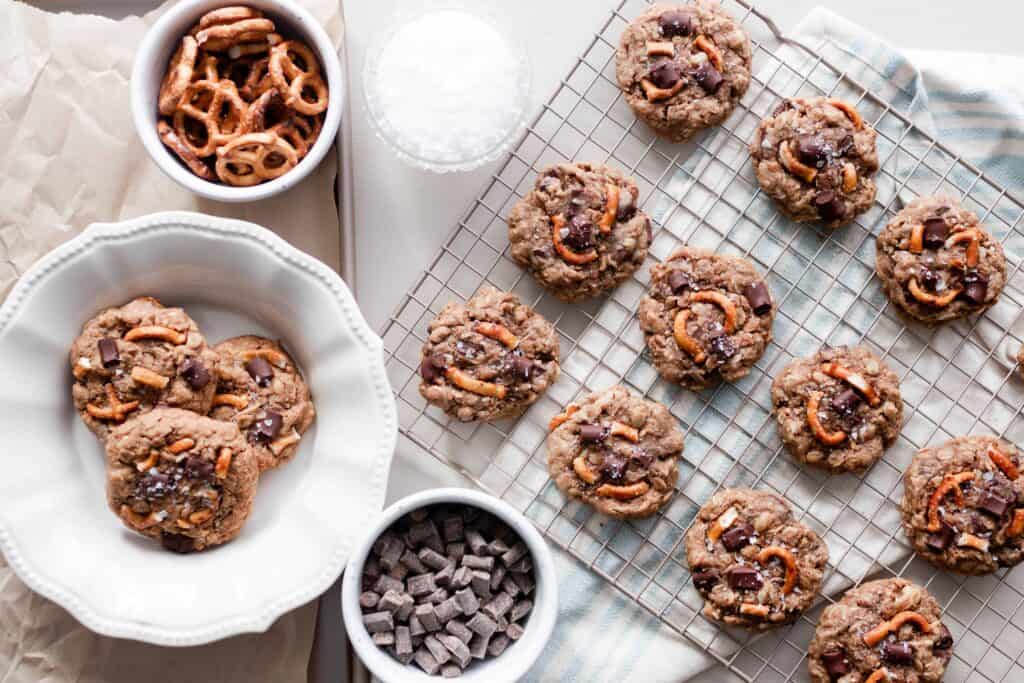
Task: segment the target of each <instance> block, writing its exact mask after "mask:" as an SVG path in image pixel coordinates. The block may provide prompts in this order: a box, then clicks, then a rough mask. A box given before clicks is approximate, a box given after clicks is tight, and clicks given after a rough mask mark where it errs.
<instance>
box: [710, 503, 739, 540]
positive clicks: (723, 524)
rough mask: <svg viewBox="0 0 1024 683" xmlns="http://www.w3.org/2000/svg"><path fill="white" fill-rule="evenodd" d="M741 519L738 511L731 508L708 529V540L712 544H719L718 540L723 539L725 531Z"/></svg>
mask: <svg viewBox="0 0 1024 683" xmlns="http://www.w3.org/2000/svg"><path fill="white" fill-rule="evenodd" d="M739 518H740V513H739V512H737V511H736V508H734V507H731V508H729V509H728V510H726V511H725V512H723V513H722V514H721V515H719V516H718V519H716V520H715V521H714V522H712V523H711V526H709V527H708V540H709V541H711V542H712V543H717V542H718V539H719V538H721V537H722V534H724V533H725V530H726V529H728V528H729V527H731V526H732V525H733V524H735V523H736V520H737V519H739Z"/></svg>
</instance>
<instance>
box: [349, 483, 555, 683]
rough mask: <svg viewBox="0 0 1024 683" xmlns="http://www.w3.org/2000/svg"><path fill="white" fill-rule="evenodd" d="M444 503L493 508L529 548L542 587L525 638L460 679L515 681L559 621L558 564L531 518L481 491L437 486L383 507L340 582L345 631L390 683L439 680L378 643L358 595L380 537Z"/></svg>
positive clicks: (494, 682) (483, 682)
mask: <svg viewBox="0 0 1024 683" xmlns="http://www.w3.org/2000/svg"><path fill="white" fill-rule="evenodd" d="M444 503H449V504H451V503H455V504H461V505H470V506H473V507H477V508H480V509H481V510H486V511H487V512H490V513H491V514H493V515H494V516H495V517H497V518H498V519H500V520H502V521H503V522H505V523H506V524H508V525H509V526H510V527H511V528H512V529H513V530H514V531H515V532H516V533H517V534H519V537H520V538H521V539H523V542H524V543H526V546H527V547H528V548H529V549H530V555H531V556H532V558H533V568H534V576H535V579H536V582H537V588H536V590H535V591H534V593H533V595H532V596H530V598H531V599H532V600H533V611H532V612H531V613H530V618H529V620H528V621H527V622H526V630H525V632H524V633H523V637H522V638H520V639H519V640H517V641H516V642H514V643H510V644H509V646H508V649H506V650H505V652H503V653H502V654H501V655H500V656H498V657H495V658H491V659H486V660H483V661H480V660H473V663H472V664H471V665H470V667H469V668H468V669H467V670H466V672H465V673H463V674H462V676H461V677H460V678H459V680H460V681H465V683H502V682H504V681H516V680H518V679H519V678H521V677H522V676H523V675H525V674H526V672H527V671H529V669H530V667H531V666H533V663H534V662H535V661H537V657H539V656H540V653H541V651H542V650H543V649H544V646H545V645H547V642H548V640H550V638H551V633H552V631H553V630H554V628H555V620H556V618H557V617H558V587H557V584H556V578H555V563H554V560H553V559H552V557H551V550H550V548H548V545H547V543H545V542H544V539H543V538H542V537H541V535H540V533H538V532H537V530H536V529H535V528H534V526H533V524H531V523H530V521H529V520H527V519H526V517H524V516H523V515H522V514H521V513H519V512H517V511H516V510H515V509H514V508H513V507H512V506H510V505H509V504H508V503H505V502H504V501H501V500H498V499H497V498H494V497H493V496H489V495H487V494H485V493H480V492H479V491H473V490H471V489H461V488H443V489H432V490H430V491H422V492H420V493H416V494H413V495H411V496H408V497H406V498H403V499H402V500H400V501H398V502H397V503H394V504H393V505H391V507H389V508H387V509H386V510H384V512H383V514H382V515H381V517H380V519H379V520H378V521H377V524H376V525H375V526H374V527H373V528H372V529H369V530H367V532H366V535H365V536H364V537H363V538H362V540H361V541H359V543H357V544H356V547H355V549H354V550H353V551H352V554H351V556H350V559H349V562H348V566H347V567H346V569H345V578H344V579H343V581H342V587H341V609H342V614H343V616H344V619H345V630H346V631H348V637H349V639H350V640H351V641H352V645H353V647H354V648H355V650H356V654H358V655H359V658H360V659H361V660H362V661H363V663H364V664H365V665H366V666H367V668H369V669H370V671H372V672H373V674H374V675H375V676H377V677H378V678H380V679H381V680H382V681H384V682H385V683H426V682H427V681H435V682H436V681H438V680H440V677H439V676H428V675H427V674H426V673H424V672H423V671H422V670H421V669H420V668H419V667H417V666H416V664H414V663H412V662H410V663H409V664H408V665H404V664H402V663H401V662H399V661H397V660H395V659H393V658H392V657H391V655H389V654H388V653H387V652H386V651H385V650H383V649H381V648H378V647H377V646H376V645H375V644H374V643H373V641H372V640H371V639H370V634H369V633H367V631H366V628H365V627H364V626H363V619H362V611H361V610H360V609H359V594H360V592H361V583H362V582H361V576H362V573H363V564H364V563H365V562H366V558H367V556H368V555H369V554H370V549H371V548H372V546H373V542H374V541H376V540H377V537H378V536H380V535H381V534H382V533H383V532H384V530H385V529H387V528H388V527H390V526H391V525H392V524H393V523H394V522H395V521H397V520H398V519H400V518H401V517H402V516H404V515H406V514H408V513H409V512H412V511H413V510H418V509H419V508H422V507H426V506H429V505H437V504H444Z"/></svg>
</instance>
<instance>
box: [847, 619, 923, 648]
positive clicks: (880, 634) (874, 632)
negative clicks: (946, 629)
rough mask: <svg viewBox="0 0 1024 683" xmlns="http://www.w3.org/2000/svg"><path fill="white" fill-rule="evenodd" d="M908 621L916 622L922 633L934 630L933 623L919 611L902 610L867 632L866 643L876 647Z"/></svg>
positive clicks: (865, 635)
mask: <svg viewBox="0 0 1024 683" xmlns="http://www.w3.org/2000/svg"><path fill="white" fill-rule="evenodd" d="M906 623H911V624H914V625H915V626H917V627H918V628H919V629H921V632H922V633H931V631H932V625H931V624H930V623H928V620H927V619H925V618H924V617H923V616H921V615H920V614H918V613H917V612H900V613H899V614H897V615H896V616H894V617H893V618H892V619H890V620H889V621H883V622H882V623H881V624H879V625H878V626H876V627H874V628H873V629H871V630H870V631H868V632H867V633H865V634H864V644H865V645H867V646H868V647H874V646H875V645H878V644H879V643H880V642H882V640H884V639H885V637H886V636H887V635H889V634H890V633H895V632H896V631H899V630H900V627H902V626H903V625H904V624H906Z"/></svg>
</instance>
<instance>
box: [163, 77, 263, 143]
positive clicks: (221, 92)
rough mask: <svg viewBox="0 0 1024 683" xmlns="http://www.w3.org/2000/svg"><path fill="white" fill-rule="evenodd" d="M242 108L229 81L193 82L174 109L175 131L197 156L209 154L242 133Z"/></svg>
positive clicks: (240, 99)
mask: <svg viewBox="0 0 1024 683" xmlns="http://www.w3.org/2000/svg"><path fill="white" fill-rule="evenodd" d="M245 110H246V106H245V103H244V102H243V101H242V98H241V97H239V96H238V89H237V88H235V84H234V83H232V82H231V81H228V80H221V81H196V82H195V83H190V84H189V86H188V87H187V88H186V89H185V93H184V94H183V95H182V96H181V101H180V102H179V103H178V108H177V110H176V111H175V112H174V132H175V133H177V134H178V137H179V138H181V140H182V141H183V142H184V143H185V144H186V145H188V146H189V148H191V150H192V151H193V153H195V155H196V156H199V157H208V156H211V155H213V154H214V153H216V151H217V149H218V148H219V147H221V146H223V145H226V144H227V143H229V142H231V141H232V140H234V139H235V138H236V137H238V136H239V135H241V134H242V133H244V132H245V130H244V126H243V122H242V117H243V116H244V115H245Z"/></svg>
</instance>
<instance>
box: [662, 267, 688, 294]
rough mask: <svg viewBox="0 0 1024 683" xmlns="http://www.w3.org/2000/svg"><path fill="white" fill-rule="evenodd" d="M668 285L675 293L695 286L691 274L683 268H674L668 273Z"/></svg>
mask: <svg viewBox="0 0 1024 683" xmlns="http://www.w3.org/2000/svg"><path fill="white" fill-rule="evenodd" d="M668 286H669V287H670V288H671V289H672V293H673V294H680V293H682V292H685V291H686V290H687V289H689V288H690V287H692V286H693V281H692V280H691V279H690V276H689V275H687V274H686V273H684V272H683V271H681V270H673V271H672V272H671V273H669V274H668Z"/></svg>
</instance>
